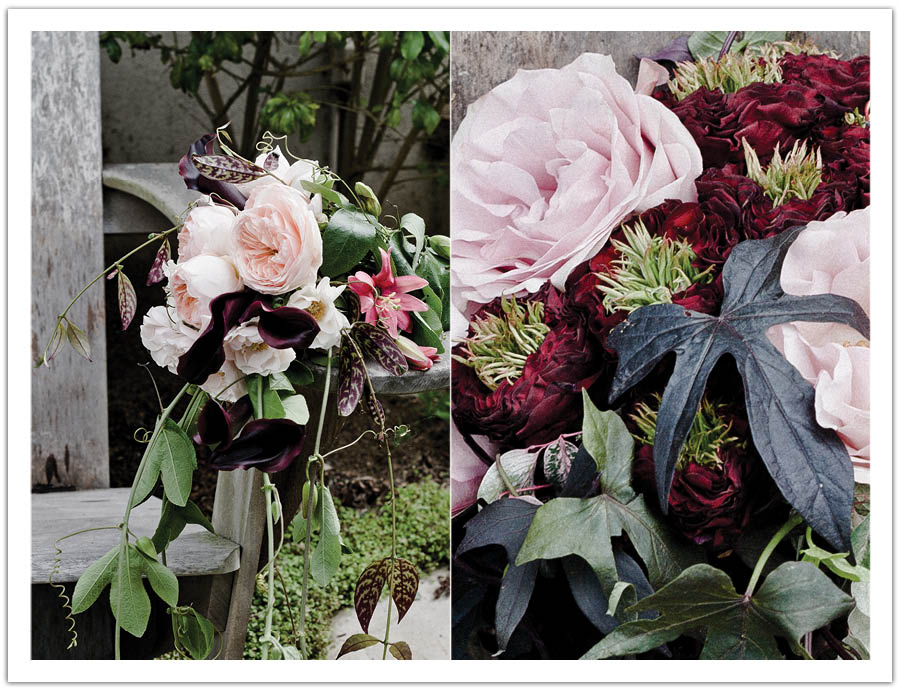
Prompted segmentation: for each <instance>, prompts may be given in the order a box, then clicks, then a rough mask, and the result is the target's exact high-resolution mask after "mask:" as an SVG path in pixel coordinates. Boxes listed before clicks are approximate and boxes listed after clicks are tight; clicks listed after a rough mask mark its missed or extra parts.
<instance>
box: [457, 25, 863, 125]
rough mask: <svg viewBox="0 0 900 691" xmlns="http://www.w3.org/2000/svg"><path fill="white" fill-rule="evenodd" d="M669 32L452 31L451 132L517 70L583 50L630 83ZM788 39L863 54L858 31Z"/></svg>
mask: <svg viewBox="0 0 900 691" xmlns="http://www.w3.org/2000/svg"><path fill="white" fill-rule="evenodd" d="M679 33H680V32H669V31H634V32H631V31H629V32H623V31H543V32H536V31H530V32H529V31H526V32H512V31H455V32H453V34H452V35H451V55H452V56H453V62H452V70H453V72H452V78H453V81H452V84H453V93H452V100H451V103H452V111H453V113H452V117H453V119H452V123H453V131H454V132H455V131H456V127H458V126H459V123H460V122H462V118H463V117H464V116H465V114H466V108H468V106H469V104H470V103H472V102H473V101H475V100H477V99H478V97H479V96H481V95H482V94H484V93H485V92H486V91H489V90H490V89H492V88H493V87H495V86H496V85H497V84H500V83H502V82H504V81H506V80H507V79H509V78H510V77H512V76H513V75H514V74H515V73H516V71H517V70H519V69H523V70H530V69H540V68H545V67H556V68H558V67H563V66H565V65H568V64H569V63H570V62H572V61H573V60H574V59H575V58H577V57H578V56H579V55H581V54H582V53H585V52H593V53H604V54H606V55H611V56H612V57H613V60H614V61H615V63H616V68H617V69H618V71H619V73H620V74H621V75H623V76H624V77H625V78H626V79H628V80H630V81H631V83H632V84H633V83H634V82H635V80H636V79H637V73H638V67H639V66H640V60H639V59H638V57H637V56H639V55H641V56H643V55H653V54H654V53H656V52H657V51H659V50H661V49H663V48H664V47H666V46H667V45H668V44H669V43H671V42H672V39H674V38H675V37H676V36H678V35H679ZM789 37H791V38H797V39H799V40H803V39H804V38H809V39H811V40H812V41H813V42H814V43H815V44H816V45H818V46H820V47H821V48H830V49H832V50H834V51H836V52H838V53H840V54H841V56H842V57H845V58H850V57H855V56H857V55H863V54H865V53H868V52H869V35H868V32H864V31H809V32H804V31H795V32H789Z"/></svg>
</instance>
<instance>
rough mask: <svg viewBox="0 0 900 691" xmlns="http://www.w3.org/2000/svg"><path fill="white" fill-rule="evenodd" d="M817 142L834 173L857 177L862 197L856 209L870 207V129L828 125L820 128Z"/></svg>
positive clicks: (816, 136) (816, 132) (858, 199)
mask: <svg viewBox="0 0 900 691" xmlns="http://www.w3.org/2000/svg"><path fill="white" fill-rule="evenodd" d="M813 139H814V141H815V143H816V145H817V146H818V147H819V148H820V150H821V152H822V162H823V163H824V165H825V169H826V170H827V171H829V172H830V173H831V174H832V177H834V174H836V173H845V172H846V173H851V174H852V175H854V176H855V177H856V183H857V193H858V198H857V200H856V205H855V207H854V208H857V209H861V208H863V207H866V206H868V205H869V177H870V175H869V173H870V168H869V128H868V127H862V126H860V125H828V126H824V127H821V128H818V129H817V130H816V131H815V132H814V133H813Z"/></svg>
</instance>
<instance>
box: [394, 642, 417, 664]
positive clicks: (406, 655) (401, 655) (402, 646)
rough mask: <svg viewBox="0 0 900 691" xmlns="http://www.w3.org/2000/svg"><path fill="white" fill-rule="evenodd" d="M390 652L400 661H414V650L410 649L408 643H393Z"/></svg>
mask: <svg viewBox="0 0 900 691" xmlns="http://www.w3.org/2000/svg"><path fill="white" fill-rule="evenodd" d="M388 652H389V653H390V654H391V655H393V656H394V657H395V658H397V659H398V660H412V650H410V649H409V643H407V642H406V641H397V642H396V643H391V645H390V646H389V647H388Z"/></svg>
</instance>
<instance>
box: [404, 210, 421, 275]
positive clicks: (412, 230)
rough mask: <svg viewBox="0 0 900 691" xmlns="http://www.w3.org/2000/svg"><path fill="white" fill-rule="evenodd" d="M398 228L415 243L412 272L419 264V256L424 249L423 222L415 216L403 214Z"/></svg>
mask: <svg viewBox="0 0 900 691" xmlns="http://www.w3.org/2000/svg"><path fill="white" fill-rule="evenodd" d="M400 228H401V229H402V230H405V231H406V232H407V233H409V234H410V235H412V236H413V238H414V239H415V241H416V253H415V254H414V255H413V258H412V267H413V270H415V268H416V267H417V266H418V264H419V255H421V254H422V248H424V247H425V221H424V220H422V217H421V216H418V215H417V214H403V216H401V217H400Z"/></svg>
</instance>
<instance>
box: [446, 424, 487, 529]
mask: <svg viewBox="0 0 900 691" xmlns="http://www.w3.org/2000/svg"><path fill="white" fill-rule="evenodd" d="M473 439H474V440H475V442H476V443H477V444H478V445H479V446H480V447H481V448H483V449H484V450H485V452H486V453H487V455H488V456H489V457H491V458H493V457H494V456H495V455H496V453H497V447H496V445H495V444H493V443H492V442H490V441H488V439H487V437H482V436H476V437H473ZM450 459H451V460H450V515H451V516H455V515H456V514H458V513H460V512H461V511H464V510H465V509H467V508H469V507H470V506H472V504H474V503H475V501H476V500H477V498H478V488H479V486H481V478H483V477H484V474H485V473H486V472H487V470H488V465H487V464H486V463H484V462H483V461H482V460H481V459H480V458H479V457H478V456H477V455H476V454H475V452H474V451H472V449H471V448H470V447H469V445H468V444H467V443H466V440H465V439H464V438H463V435H462V434H461V433H460V431H459V430H458V429H456V424H455V423H453V422H451V423H450Z"/></svg>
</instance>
